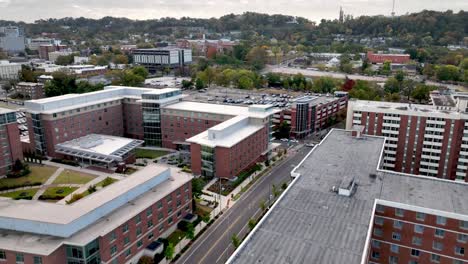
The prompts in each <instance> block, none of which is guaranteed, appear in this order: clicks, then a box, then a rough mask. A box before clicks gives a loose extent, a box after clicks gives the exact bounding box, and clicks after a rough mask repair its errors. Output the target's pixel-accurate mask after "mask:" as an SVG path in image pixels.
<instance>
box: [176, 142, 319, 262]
mask: <svg viewBox="0 0 468 264" xmlns="http://www.w3.org/2000/svg"><path fill="white" fill-rule="evenodd" d="M310 150H311V148H308V147H302V148H300V149H298V150H297V151H295V153H291V151H290V153H289V155H290V156H289V157H288V158H287V159H285V160H283V161H282V163H281V164H279V165H277V166H276V167H274V168H273V169H272V171H271V172H270V173H268V174H267V175H264V176H262V177H261V178H260V179H259V180H258V181H257V182H256V183H255V184H254V185H253V186H252V187H251V188H250V190H249V191H247V192H246V193H244V194H243V195H242V196H241V198H240V199H239V201H237V202H236V203H235V204H234V205H233V207H232V208H230V209H229V210H228V211H227V212H226V213H224V214H223V215H222V216H221V217H220V218H218V220H216V221H215V222H214V223H213V225H212V226H210V227H209V228H208V230H206V231H205V233H203V234H202V235H201V236H200V237H199V238H198V239H197V240H196V241H195V242H194V243H193V244H192V246H191V247H190V248H189V249H188V250H187V251H186V252H185V253H184V254H183V255H182V257H181V258H179V259H178V261H177V262H176V263H178V264H192V263H193V264H195V263H196V264H203V263H207V264H214V263H224V262H225V261H226V260H227V259H228V258H229V256H230V255H231V254H232V253H233V252H234V247H233V245H232V242H231V241H232V240H231V237H232V235H233V234H237V236H238V237H239V238H243V237H244V236H245V235H246V234H247V233H248V231H249V227H248V222H249V219H251V218H252V217H253V216H255V217H258V216H259V215H260V213H261V210H260V203H261V201H267V200H268V198H269V197H270V194H271V186H272V184H275V185H276V186H278V187H280V186H281V184H282V183H283V182H290V180H291V177H290V172H291V170H292V169H293V168H294V167H295V166H296V165H297V164H299V162H300V161H301V160H302V159H303V158H304V157H305V155H307V153H308V152H309V151H310Z"/></svg>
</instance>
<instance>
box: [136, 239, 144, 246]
mask: <svg viewBox="0 0 468 264" xmlns="http://www.w3.org/2000/svg"><path fill="white" fill-rule="evenodd" d="M141 246H143V240H142V239H140V240H138V242H137V248H141Z"/></svg>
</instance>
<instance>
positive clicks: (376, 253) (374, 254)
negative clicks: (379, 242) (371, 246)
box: [371, 251, 380, 259]
mask: <svg viewBox="0 0 468 264" xmlns="http://www.w3.org/2000/svg"><path fill="white" fill-rule="evenodd" d="M371 257H372V258H373V259H379V258H380V253H379V252H377V251H372V254H371Z"/></svg>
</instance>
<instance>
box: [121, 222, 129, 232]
mask: <svg viewBox="0 0 468 264" xmlns="http://www.w3.org/2000/svg"><path fill="white" fill-rule="evenodd" d="M127 232H128V224H125V225H124V226H123V227H122V233H127Z"/></svg>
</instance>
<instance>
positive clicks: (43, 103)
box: [24, 86, 154, 114]
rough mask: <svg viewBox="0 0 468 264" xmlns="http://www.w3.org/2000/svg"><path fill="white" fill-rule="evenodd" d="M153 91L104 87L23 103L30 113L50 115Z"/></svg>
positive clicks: (123, 87)
mask: <svg viewBox="0 0 468 264" xmlns="http://www.w3.org/2000/svg"><path fill="white" fill-rule="evenodd" d="M153 90H154V89H150V88H137V87H126V86H106V87H105V88H104V90H101V91H96V92H91V93H85V94H66V95H61V96H55V97H50V98H43V99H38V100H30V101H26V102H25V103H24V107H25V108H27V109H28V110H30V111H32V112H39V113H45V114H51V113H56V112H61V111H67V110H71V109H76V108H79V107H85V106H88V105H94V104H97V103H101V102H102V103H104V102H107V101H113V100H117V99H121V98H125V97H137V98H140V99H141V95H142V94H143V93H147V92H151V91H153Z"/></svg>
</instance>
